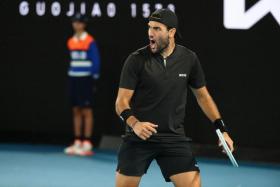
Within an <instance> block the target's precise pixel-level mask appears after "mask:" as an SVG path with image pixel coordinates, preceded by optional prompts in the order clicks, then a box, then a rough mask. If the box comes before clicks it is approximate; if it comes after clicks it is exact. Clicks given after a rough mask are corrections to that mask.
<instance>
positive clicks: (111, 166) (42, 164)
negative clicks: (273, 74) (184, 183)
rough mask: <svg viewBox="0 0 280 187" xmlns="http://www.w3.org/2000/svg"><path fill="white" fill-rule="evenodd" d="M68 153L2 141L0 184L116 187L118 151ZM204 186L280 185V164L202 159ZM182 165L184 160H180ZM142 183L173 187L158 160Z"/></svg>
mask: <svg viewBox="0 0 280 187" xmlns="http://www.w3.org/2000/svg"><path fill="white" fill-rule="evenodd" d="M95 152H96V153H95V155H94V156H92V157H78V156H67V155H65V154H63V147H62V146H50V145H27V144H0V187H66V186H67V187H89V186H91V187H113V186H114V175H115V168H116V163H117V162H116V152H114V151H104V150H98V149H97V150H96V151H95ZM198 163H199V166H200V169H201V174H202V186H203V187H279V186H280V165H272V164H264V163H262V164H260V163H247V162H239V164H240V167H239V168H233V167H232V166H231V165H230V163H229V161H228V160H214V159H207V158H198ZM178 164H180V163H178ZM140 186H143V187H155V186H160V187H170V186H173V185H172V183H166V182H164V179H163V177H162V176H161V173H160V170H159V168H158V166H157V165H156V163H155V162H153V163H152V165H151V167H150V168H149V170H148V174H146V175H145V176H144V177H143V179H142V181H141V184H140Z"/></svg>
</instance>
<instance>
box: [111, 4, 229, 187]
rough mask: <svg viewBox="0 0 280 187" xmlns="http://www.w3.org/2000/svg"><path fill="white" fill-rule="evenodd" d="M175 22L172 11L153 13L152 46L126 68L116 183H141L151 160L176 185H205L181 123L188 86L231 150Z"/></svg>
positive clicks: (119, 104)
mask: <svg viewBox="0 0 280 187" xmlns="http://www.w3.org/2000/svg"><path fill="white" fill-rule="evenodd" d="M177 24H178V21H177V16H176V15H175V14H174V13H173V12H172V11H170V10H168V9H160V10H156V11H155V12H154V13H152V15H151V16H150V17H149V23H148V26H149V29H148V35H149V40H150V44H149V45H148V46H146V47H143V48H141V49H139V50H137V51H135V52H133V53H132V54H130V55H129V57H128V58H127V60H126V62H125V64H124V66H123V69H122V73H121V78H120V85H119V91H118V96H117V100H116V112H117V114H118V115H119V116H120V118H121V119H122V120H123V121H124V122H125V123H126V124H127V126H126V134H125V136H124V137H123V139H124V141H123V143H122V145H121V147H120V150H119V155H118V166H117V173H116V186H117V187H137V186H138V185H139V183H140V179H141V176H142V175H143V174H145V173H146V171H147V169H148V167H149V165H150V163H151V162H152V160H153V159H155V160H156V161H157V163H158V165H159V166H160V169H161V171H162V174H163V176H164V178H165V180H166V181H172V182H173V184H174V185H175V186H176V187H200V186H201V184H200V183H201V182H200V175H199V168H198V166H197V163H196V160H195V158H194V156H193V155H192V151H191V148H190V145H189V142H188V140H187V138H186V137H185V131H184V126H183V122H184V117H185V106H186V99H187V88H188V87H190V88H191V90H192V92H193V93H194V95H195V97H196V99H197V101H198V104H199V106H200V107H201V109H202V110H203V112H204V113H205V114H206V116H207V117H208V118H209V119H210V120H211V121H212V122H213V123H214V125H215V126H216V128H219V129H220V130H221V131H222V132H223V136H224V138H225V140H226V142H227V144H228V145H229V147H230V149H231V151H233V141H232V140H231V138H230V137H229V135H228V133H227V131H226V128H225V126H224V124H223V121H222V119H221V115H220V114H219V111H218V109H217V107H216V105H215V103H214V101H213V99H212V97H211V96H210V94H209V93H208V91H207V88H206V82H205V78H204V74H203V70H202V68H201V65H200V62H199V60H198V58H197V56H196V54H195V53H194V52H192V51H191V50H189V49H187V48H186V47H183V46H180V45H177V44H176V43H175V34H176V30H177Z"/></svg>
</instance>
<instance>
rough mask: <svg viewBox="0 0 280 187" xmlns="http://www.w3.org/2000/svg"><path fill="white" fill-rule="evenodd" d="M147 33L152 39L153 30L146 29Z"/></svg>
mask: <svg viewBox="0 0 280 187" xmlns="http://www.w3.org/2000/svg"><path fill="white" fill-rule="evenodd" d="M148 35H149V38H150V39H153V37H154V33H153V31H152V30H151V29H149V30H148Z"/></svg>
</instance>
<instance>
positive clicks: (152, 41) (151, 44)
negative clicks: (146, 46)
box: [150, 39, 156, 49]
mask: <svg viewBox="0 0 280 187" xmlns="http://www.w3.org/2000/svg"><path fill="white" fill-rule="evenodd" d="M150 47H151V49H155V48H156V41H155V40H153V39H151V40H150Z"/></svg>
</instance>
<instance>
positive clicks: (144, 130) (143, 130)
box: [133, 121, 158, 140]
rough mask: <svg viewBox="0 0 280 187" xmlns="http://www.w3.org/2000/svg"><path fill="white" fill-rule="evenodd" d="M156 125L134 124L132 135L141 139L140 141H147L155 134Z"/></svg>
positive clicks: (147, 123) (146, 123) (148, 123)
mask: <svg viewBox="0 0 280 187" xmlns="http://www.w3.org/2000/svg"><path fill="white" fill-rule="evenodd" d="M157 127H158V125H155V124H153V123H150V122H140V121H138V122H136V124H135V125H134V127H133V131H134V133H135V134H136V135H137V136H138V137H139V138H141V139H142V140H147V139H148V138H150V137H151V136H152V134H154V133H157V130H156V128H157Z"/></svg>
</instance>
